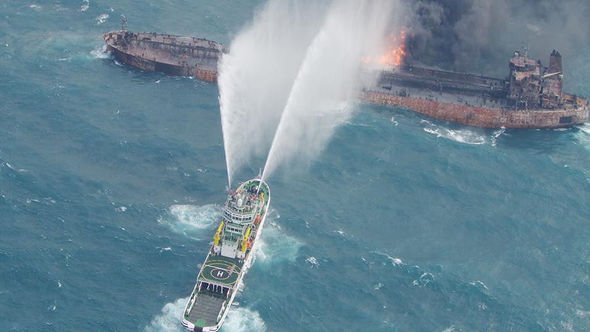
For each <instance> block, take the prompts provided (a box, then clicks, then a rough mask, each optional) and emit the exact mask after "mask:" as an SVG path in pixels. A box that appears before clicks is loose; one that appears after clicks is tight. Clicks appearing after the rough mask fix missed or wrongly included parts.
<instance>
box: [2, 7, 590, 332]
mask: <svg viewBox="0 0 590 332" xmlns="http://www.w3.org/2000/svg"><path fill="white" fill-rule="evenodd" d="M256 3H257V2H256ZM256 3H248V2H236V1H229V0H224V1H219V0H218V1H199V2H194V1H161V2H158V3H154V4H146V3H138V2H132V1H119V2H115V1H92V0H91V1H90V2H89V7H88V8H87V9H86V7H85V6H84V5H85V4H86V2H82V1H45V2H38V3H33V2H23V1H5V2H3V3H2V4H0V17H2V19H0V73H1V74H0V91H1V92H0V98H1V102H0V227H1V229H0V331H38V330H43V331H81V330H86V331H98V330H104V331H138V330H140V331H143V330H146V331H176V330H179V328H180V327H179V323H178V319H179V317H180V315H181V311H182V308H183V306H184V303H185V301H186V300H185V299H186V297H187V296H188V295H189V293H190V291H191V289H192V287H193V283H194V281H195V277H196V273H197V264H199V263H200V262H201V260H202V259H203V258H204V257H205V255H206V251H207V249H208V246H209V241H210V238H211V236H212V233H213V230H214V227H215V223H216V221H217V218H218V216H219V208H220V204H222V203H223V201H224V198H225V195H224V190H225V185H226V171H225V161H224V154H223V144H222V137H221V128H220V119H219V111H218V102H217V89H216V87H215V86H214V85H211V84H206V83H202V82H198V81H194V80H191V79H188V78H170V77H165V76H163V75H160V74H154V73H143V72H140V71H136V70H132V69H130V68H127V67H122V66H119V65H117V64H115V63H114V62H113V61H112V60H111V59H108V58H104V56H102V55H101V53H100V48H101V46H102V40H101V33H103V32H105V31H108V30H114V29H118V26H119V22H118V18H119V15H120V14H125V15H126V16H127V17H128V19H129V25H130V26H129V27H130V29H132V30H142V31H165V32H171V33H178V34H186V35H195V36H206V37H209V38H212V39H216V40H219V41H221V42H224V43H227V42H228V41H229V40H230V39H231V36H232V35H233V34H235V33H236V32H237V31H239V29H240V27H241V26H242V25H243V24H245V22H247V21H248V20H249V19H250V17H251V16H252V12H253V10H254V8H255V6H256ZM106 15H108V17H106ZM101 22H102V23H101ZM589 54H590V53H589V52H585V53H584V52H582V53H581V54H578V55H577V56H575V57H572V58H571V59H570V60H569V64H568V62H566V65H569V66H573V65H575V64H583V63H584V61H585V60H587V59H588V58H590V56H589ZM581 68H582V70H578V71H575V72H573V71H572V75H571V77H566V79H569V81H567V84H568V88H569V89H570V90H572V91H574V92H577V93H586V94H587V93H588V92H589V91H590V81H589V80H588V79H587V77H586V76H587V74H588V73H589V72H590V68H588V66H582V67H581ZM256 167H259V166H258V165H252V169H251V172H250V173H248V172H246V173H247V174H244V175H243V176H244V177H248V176H253V175H255V174H256V173H257V168H256ZM269 182H270V186H271V188H272V190H273V198H272V208H273V212H272V214H271V217H270V220H269V223H268V224H267V226H266V228H265V233H264V243H263V247H262V248H261V249H262V250H261V251H260V252H259V254H258V256H257V259H256V263H255V265H254V267H253V269H252V270H251V271H250V273H249V274H248V276H247V278H246V281H245V287H244V290H243V292H242V294H241V295H240V296H239V297H238V301H239V302H240V305H239V306H238V307H235V308H234V309H233V310H232V312H231V314H230V317H229V319H228V322H227V324H226V326H225V331H257V330H264V329H266V330H267V331H350V330H371V331H473V330H486V331H586V330H589V329H590V207H589V206H588V202H590V127H589V126H582V127H579V128H573V129H568V130H563V131H559V130H542V131H535V130H531V131H510V130H507V131H503V130H500V131H488V130H479V129H472V128H465V127H459V126H453V125H449V124H445V123H439V122H436V121H432V120H428V121H425V120H424V119H423V118H420V117H419V116H417V115H415V114H413V113H410V112H407V111H401V110H391V109H387V108H382V107H369V106H360V107H359V110H358V112H357V115H356V116H355V117H354V118H353V120H352V121H351V122H350V123H349V124H347V125H346V126H344V127H342V128H340V129H339V130H338V131H337V133H336V135H335V136H334V138H333V140H332V142H331V144H330V145H329V146H328V148H327V149H326V151H325V152H324V153H323V155H322V156H321V158H319V159H318V160H316V161H315V162H314V163H312V164H311V166H310V167H309V168H308V169H283V170H281V171H280V172H278V173H277V175H275V176H274V177H273V178H271V179H270V181H269Z"/></svg>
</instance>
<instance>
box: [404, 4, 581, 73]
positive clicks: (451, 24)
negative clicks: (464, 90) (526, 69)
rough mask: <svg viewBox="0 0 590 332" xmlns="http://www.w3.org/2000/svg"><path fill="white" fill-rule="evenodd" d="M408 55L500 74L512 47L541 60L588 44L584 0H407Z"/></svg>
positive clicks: (427, 62) (455, 67)
mask: <svg viewBox="0 0 590 332" xmlns="http://www.w3.org/2000/svg"><path fill="white" fill-rule="evenodd" d="M407 3H408V4H409V7H410V11H411V13H412V15H409V17H411V19H410V20H409V22H408V23H407V25H408V26H409V30H410V33H409V38H408V40H407V47H408V51H409V54H410V55H409V58H408V60H409V61H410V62H411V63H420V64H424V65H430V66H436V67H440V68H444V69H450V70H459V71H469V72H474V73H482V74H487V75H494V76H502V75H505V74H506V73H507V62H508V59H509V57H510V56H511V55H512V53H513V51H515V50H522V49H523V48H527V49H528V52H529V55H530V56H531V57H533V58H537V59H541V61H542V62H543V64H545V65H547V62H548V57H549V53H550V52H551V51H552V50H553V49H558V50H559V51H560V53H561V54H562V55H563V56H564V62H567V61H568V59H571V58H573V57H576V55H578V54H579V53H580V52H581V51H583V50H587V49H588V48H589V47H590V1H588V0H410V1H408V2H407Z"/></svg>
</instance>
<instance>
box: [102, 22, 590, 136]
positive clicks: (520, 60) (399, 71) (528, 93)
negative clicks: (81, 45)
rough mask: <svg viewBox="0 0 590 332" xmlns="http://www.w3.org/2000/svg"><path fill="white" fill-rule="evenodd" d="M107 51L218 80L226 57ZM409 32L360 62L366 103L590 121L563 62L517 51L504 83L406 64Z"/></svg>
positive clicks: (169, 42) (556, 56)
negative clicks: (567, 84) (370, 78)
mask: <svg viewBox="0 0 590 332" xmlns="http://www.w3.org/2000/svg"><path fill="white" fill-rule="evenodd" d="M104 40H105V42H106V44H107V50H108V51H109V52H111V54H112V55H113V56H114V58H115V59H116V60H117V61H119V62H121V63H125V64H127V65H130V66H133V67H136V68H139V69H142V70H145V71H159V72H163V73H165V74H169V75H183V76H194V77H196V78H198V79H201V80H205V81H209V82H215V81H216V79H217V62H218V60H219V59H220V57H221V55H222V54H223V53H224V52H225V49H224V48H223V46H222V45H221V44H219V43H216V42H214V41H209V40H206V39H199V38H194V37H182V36H174V35H168V34H158V33H134V32H130V31H127V30H126V29H125V28H123V29H122V30H120V31H113V32H108V33H106V34H105V35H104ZM407 44H408V32H407V31H406V30H402V32H401V34H400V35H398V36H392V37H391V45H392V47H391V48H390V49H389V50H388V51H386V52H385V53H384V54H382V55H376V56H365V57H363V58H361V59H360V61H362V62H363V63H364V64H365V65H366V67H367V70H368V71H372V72H376V74H377V76H378V79H377V81H376V84H374V86H371V87H369V88H365V89H364V90H363V91H362V92H361V99H362V100H363V101H365V102H368V103H373V104H378V105H386V106H393V107H399V108H405V109H409V110H412V111H415V112H418V113H421V114H424V115H426V116H429V117H432V118H435V119H439V120H443V121H450V122H456V123H460V124H464V125H469V126H476V127H484V128H501V127H505V128H560V127H570V126H573V125H577V124H581V123H584V122H586V121H588V117H589V105H588V100H587V99H585V98H583V97H579V96H576V95H572V94H568V93H565V92H563V91H562V87H563V78H564V74H563V68H562V57H561V54H560V53H559V52H557V51H553V52H552V53H551V55H550V58H549V65H548V66H547V67H545V66H543V64H542V62H541V61H540V60H535V59H532V58H530V57H529V56H528V54H527V52H526V51H525V52H514V54H513V56H512V58H511V59H510V61H509V63H508V67H509V73H508V77H507V78H506V79H499V78H493V77H487V76H483V75H475V74H469V73H460V72H452V71H446V70H440V69H437V68H432V67H425V66H415V65H411V64H409V63H407V61H406V60H407V57H408V51H407Z"/></svg>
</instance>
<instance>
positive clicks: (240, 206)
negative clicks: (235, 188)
mask: <svg viewBox="0 0 590 332" xmlns="http://www.w3.org/2000/svg"><path fill="white" fill-rule="evenodd" d="M257 207H258V202H257V200H256V196H253V195H251V194H250V193H248V192H244V191H242V192H237V193H235V194H234V195H231V196H230V198H229V201H228V204H227V205H226V208H225V209H224V210H223V219H225V220H226V221H228V222H231V223H235V224H239V225H246V224H250V223H252V221H253V220H254V217H255V215H256V210H257Z"/></svg>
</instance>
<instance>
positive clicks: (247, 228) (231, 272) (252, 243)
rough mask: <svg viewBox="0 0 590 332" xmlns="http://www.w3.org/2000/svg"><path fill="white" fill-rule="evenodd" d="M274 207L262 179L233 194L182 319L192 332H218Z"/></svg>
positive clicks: (242, 185)
mask: <svg viewBox="0 0 590 332" xmlns="http://www.w3.org/2000/svg"><path fill="white" fill-rule="evenodd" d="M269 204H270V189H269V187H268V185H267V184H266V183H265V182H264V181H261V180H259V179H253V180H249V181H246V182H244V183H243V184H241V185H240V186H239V187H238V189H236V191H232V192H230V193H229V195H228V198H227V201H226V203H225V206H224V209H223V216H222V220H221V222H220V223H219V226H218V227H217V230H216V232H215V235H214V236H213V245H212V246H211V248H210V250H209V253H208V254H207V258H206V259H205V262H204V263H203V265H202V266H201V269H200V271H199V274H198V277H197V282H196V284H195V287H194V289H193V291H192V293H191V296H190V298H189V301H188V303H187V305H186V308H185V310H184V312H183V316H182V325H184V326H185V327H186V328H187V329H188V330H189V331H217V330H219V329H220V328H221V326H222V325H223V321H224V319H225V317H226V316H227V314H228V312H229V309H230V307H231V304H232V302H233V300H234V298H235V296H236V294H237V292H238V288H239V285H240V283H241V281H242V279H243V278H244V275H245V274H246V272H247V271H248V268H249V267H250V265H251V264H252V259H253V257H254V252H255V249H256V245H257V243H258V242H259V240H258V239H259V238H260V234H261V231H262V227H263V226H264V221H265V219H266V214H267V211H268V206H269Z"/></svg>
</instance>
